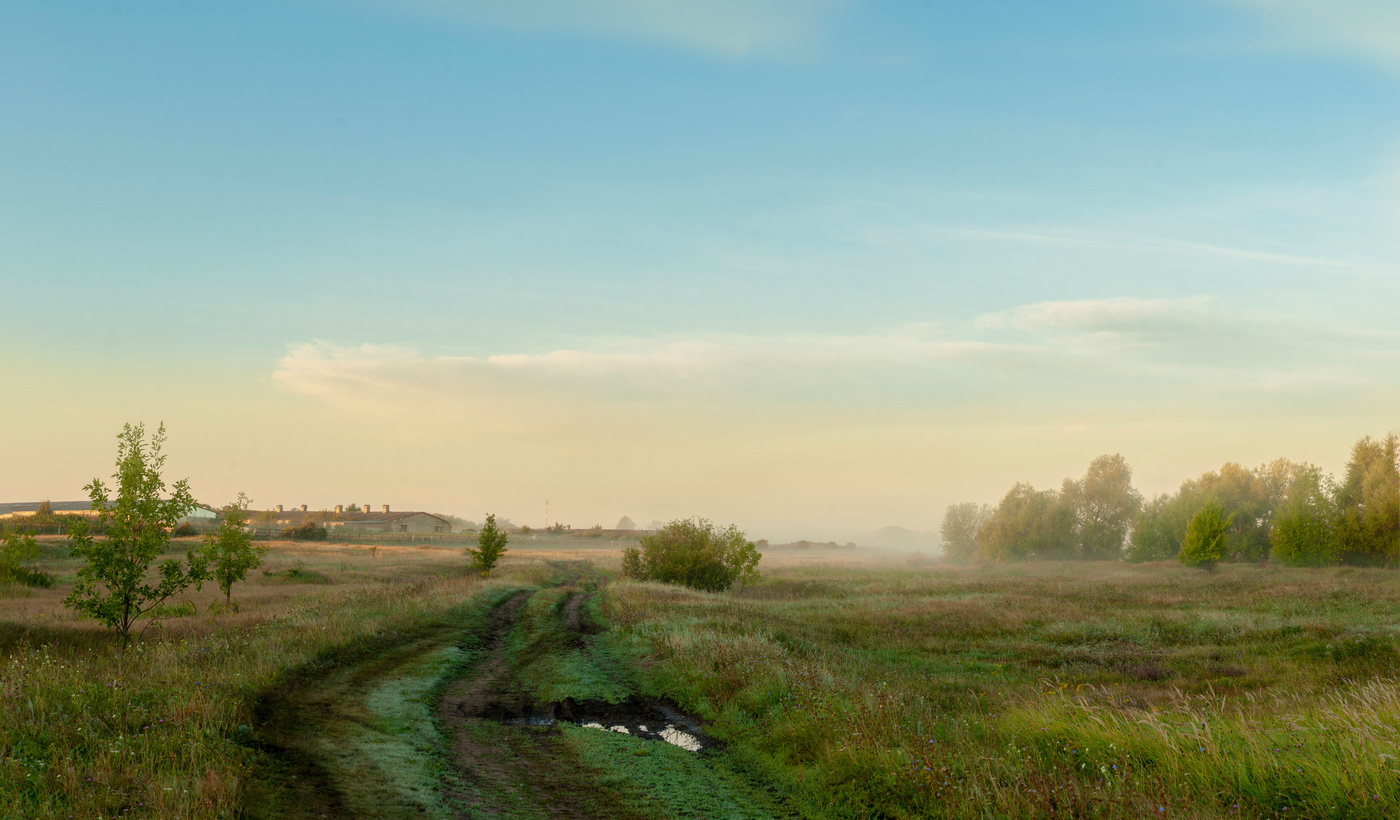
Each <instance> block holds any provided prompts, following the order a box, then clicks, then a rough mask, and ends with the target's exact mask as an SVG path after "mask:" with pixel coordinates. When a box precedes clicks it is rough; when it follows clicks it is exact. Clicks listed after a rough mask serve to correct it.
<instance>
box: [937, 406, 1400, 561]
mask: <svg viewBox="0 0 1400 820" xmlns="http://www.w3.org/2000/svg"><path fill="white" fill-rule="evenodd" d="M1398 460H1400V439H1397V437H1396V436H1395V435H1393V434H1392V435H1388V436H1386V437H1384V438H1380V439H1374V438H1371V437H1370V436H1365V437H1363V438H1361V439H1360V440H1359V441H1357V442H1356V444H1355V446H1353V447H1352V452H1351V460H1350V461H1349V462H1348V463H1347V469H1346V475H1345V477H1344V478H1343V480H1342V481H1340V482H1338V481H1336V480H1334V479H1333V478H1332V477H1331V476H1328V475H1326V474H1324V473H1323V472H1322V470H1321V469H1320V468H1318V467H1317V466H1315V465H1312V464H1300V463H1296V462H1292V461H1289V460H1288V459H1284V458H1281V459H1278V460H1276V461H1272V462H1269V463H1268V464H1264V465H1261V466H1259V467H1257V468H1254V469H1249V468H1247V467H1244V466H1242V465H1240V464H1235V463H1228V464H1225V465H1224V466H1222V467H1221V468H1220V469H1219V470H1218V471H1211V472H1207V473H1204V474H1202V475H1201V476H1199V477H1197V478H1193V479H1188V480H1187V481H1185V482H1183V483H1182V485H1181V487H1180V488H1179V489H1178V490H1177V492H1175V493H1167V494H1163V495H1159V496H1156V497H1155V498H1153V499H1151V500H1150V501H1147V502H1146V503H1144V502H1143V500H1142V497H1141V496H1140V495H1139V494H1138V492H1137V491H1136V490H1135V489H1133V487H1132V470H1131V468H1129V466H1128V464H1127V462H1126V461H1124V459H1123V458H1122V456H1118V455H1112V456H1100V457H1099V458H1096V459H1094V461H1093V463H1091V464H1090V465H1089V470H1088V472H1087V473H1086V474H1085V476H1084V477H1083V478H1082V479H1078V480H1074V479H1066V480H1065V482H1064V485H1063V486H1062V487H1061V489H1060V490H1059V491H1058V492H1056V491H1054V490H1036V489H1035V488H1034V487H1032V486H1031V485H1029V484H1016V485H1015V486H1014V487H1012V488H1011V489H1010V490H1009V491H1008V492H1007V494H1006V495H1005V496H1004V497H1003V498H1002V500H1001V503H999V504H998V505H996V506H995V507H991V506H988V505H985V504H974V503H962V504H954V505H952V506H950V507H949V508H948V511H947V513H946V514H945V515H944V519H943V529H942V534H943V541H944V549H945V552H946V554H947V556H948V558H950V559H952V560H955V561H970V560H982V561H1025V560H1036V559H1038V560H1047V559H1050V560H1053V559H1089V560H1118V559H1124V560H1128V561H1167V560H1172V559H1180V560H1181V562H1182V563H1184V564H1189V565H1192V566H1201V567H1204V568H1213V567H1214V566H1215V565H1216V564H1217V563H1219V562H1242V561H1265V560H1268V559H1270V558H1272V559H1273V560H1276V561H1279V562H1281V563H1284V564H1291V565H1294V566H1328V565H1336V564H1358V565H1372V566H1396V565H1397V564H1400V470H1397V461H1398Z"/></svg>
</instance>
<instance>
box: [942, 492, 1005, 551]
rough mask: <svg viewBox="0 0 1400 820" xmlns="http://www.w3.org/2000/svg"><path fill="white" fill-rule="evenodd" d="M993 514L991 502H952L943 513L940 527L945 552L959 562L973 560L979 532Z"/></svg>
mask: <svg viewBox="0 0 1400 820" xmlns="http://www.w3.org/2000/svg"><path fill="white" fill-rule="evenodd" d="M991 514H992V507H991V505H990V504H978V503H977V502H975V501H964V502H962V503H961V504H950V505H949V506H948V509H947V511H946V512H944V513H943V526H942V527H941V528H940V529H939V533H940V534H941V535H942V536H943V554H944V555H945V556H947V557H948V559H949V560H951V561H957V562H959V563H965V562H967V561H970V560H972V556H973V555H975V554H976V553H977V532H978V530H980V529H982V524H984V523H985V522H986V520H987V519H988V518H989V517H991Z"/></svg>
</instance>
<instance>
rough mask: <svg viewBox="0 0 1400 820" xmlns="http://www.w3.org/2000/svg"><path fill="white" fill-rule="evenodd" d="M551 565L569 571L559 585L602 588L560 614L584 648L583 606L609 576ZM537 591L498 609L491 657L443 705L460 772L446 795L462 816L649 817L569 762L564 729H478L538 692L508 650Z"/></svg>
mask: <svg viewBox="0 0 1400 820" xmlns="http://www.w3.org/2000/svg"><path fill="white" fill-rule="evenodd" d="M552 564H553V566H555V567H556V568H557V569H560V570H562V571H564V572H565V574H566V576H567V577H566V578H565V579H564V580H563V581H561V582H560V583H559V584H557V585H556V587H555V588H557V587H560V586H562V587H568V588H575V587H576V586H577V585H578V584H579V583H580V582H583V581H585V580H586V581H590V582H592V584H593V585H594V586H595V589H594V590H592V591H590V592H582V591H574V592H571V593H570V595H569V597H568V598H567V599H565V602H564V604H563V606H562V607H561V609H560V613H559V614H560V615H561V616H562V620H563V622H564V627H565V629H566V630H567V634H568V637H569V638H570V640H569V643H570V644H571V645H582V643H583V641H584V634H585V632H586V628H587V624H586V623H585V620H586V619H585V617H584V612H583V605H584V603H585V601H586V600H587V599H588V598H590V597H592V596H593V595H596V594H597V591H596V586H601V584H602V583H603V582H604V581H605V580H606V579H605V578H604V577H603V576H601V575H599V574H598V572H597V570H596V569H594V567H593V566H592V564H589V563H587V562H583V561H577V562H552ZM537 594H538V592H522V593H519V594H517V595H515V596H513V597H512V598H510V599H509V600H508V601H506V602H505V603H504V604H502V605H501V606H499V607H497V609H496V611H495V612H494V613H493V614H492V619H491V627H490V633H489V635H488V637H487V638H486V640H485V642H484V644H483V646H482V649H483V650H484V652H485V653H486V655H485V657H483V658H482V659H481V660H479V661H478V662H477V663H476V664H474V666H473V668H472V670H471V672H470V673H469V674H468V675H467V676H464V677H462V678H460V679H458V680H457V681H455V682H453V683H452V684H450V685H449V686H448V687H447V688H446V690H445V691H444V693H443V696H442V699H441V700H440V701H439V703H438V720H439V724H440V726H441V727H442V728H443V730H444V732H445V734H446V735H447V736H448V742H449V745H450V754H451V758H452V763H453V769H454V771H455V772H456V776H455V777H449V778H445V779H444V785H443V789H444V792H445V793H446V794H447V795H448V797H449V798H450V801H451V802H452V803H454V804H456V805H457V806H458V807H459V811H458V812H457V815H456V816H457V817H458V818H462V820H476V819H477V818H497V817H502V818H504V817H518V816H522V815H523V816H531V815H535V816H539V815H543V816H545V817H551V818H555V817H557V818H568V820H594V819H595V818H596V819H597V820H607V818H618V819H619V820H631V818H636V820H642V819H643V818H644V817H646V815H642V814H638V813H637V812H636V811H635V810H633V809H632V808H631V807H630V806H629V805H627V802H628V801H625V800H623V799H619V796H618V795H615V794H613V793H611V792H610V790H606V789H600V788H598V785H597V774H598V773H597V772H593V771H590V770H586V769H581V768H580V767H578V766H569V765H568V764H567V762H568V761H569V760H570V759H571V758H572V757H573V755H572V754H571V753H570V752H569V750H568V749H566V748H564V743H563V738H562V737H561V735H560V732H559V731H558V729H557V728H553V729H551V728H549V727H532V728H526V727H523V726H522V727H520V729H519V730H515V731H509V732H508V733H505V734H504V736H503V737H502V736H497V737H494V738H489V739H488V738H482V737H480V736H479V734H478V733H476V732H473V731H472V729H473V728H474V727H479V725H480V723H481V722H483V721H484V722H486V723H488V724H491V725H498V724H497V721H498V720H499V719H500V718H502V717H507V716H513V715H521V714H524V713H527V712H528V711H529V710H530V706H529V704H531V702H532V698H531V694H530V693H529V692H525V691H521V689H520V688H519V687H518V686H517V685H515V681H513V680H512V678H511V676H510V674H509V673H510V671H511V670H510V669H509V659H508V657H507V654H508V653H507V648H508V641H509V637H510V635H511V633H512V631H513V630H514V629H515V627H516V623H517V621H518V618H519V613H520V610H521V608H522V607H523V606H524V605H525V604H526V603H527V602H528V601H529V599H530V598H532V597H533V596H534V595H537ZM493 741H494V742H493ZM464 787H465V788H464ZM487 790H491V791H496V792H498V793H503V796H504V797H505V798H506V802H505V803H504V804H502V803H501V802H500V801H499V800H498V801H491V800H488V799H486V798H485V797H484V796H483V792H485V791H487Z"/></svg>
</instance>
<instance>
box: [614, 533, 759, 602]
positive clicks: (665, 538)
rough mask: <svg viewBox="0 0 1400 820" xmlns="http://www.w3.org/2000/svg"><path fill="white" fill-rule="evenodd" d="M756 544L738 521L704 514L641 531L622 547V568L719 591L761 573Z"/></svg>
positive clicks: (667, 581)
mask: <svg viewBox="0 0 1400 820" xmlns="http://www.w3.org/2000/svg"><path fill="white" fill-rule="evenodd" d="M762 557H763V556H762V555H761V554H759V552H758V547H757V546H756V545H755V544H754V543H753V542H752V541H750V540H748V538H747V537H746V536H745V535H744V533H743V531H741V530H740V529H739V528H738V527H736V526H734V525H733V524H730V525H729V526H728V527H727V528H725V529H723V530H721V529H720V528H719V527H717V526H716V525H714V524H713V523H711V522H709V521H706V520H705V519H703V518H687V519H677V520H675V521H672V522H670V523H668V524H666V525H664V526H662V527H661V528H660V529H658V530H657V531H656V532H653V533H650V534H648V535H644V536H642V537H641V538H640V539H638V541H637V546H632V547H627V548H626V549H624V550H623V551H622V571H623V573H624V574H626V575H627V577H629V578H636V579H638V580H642V581H660V582H661V583H664V584H683V585H685V586H688V587H691V588H693V589H702V590H706V591H708V592H720V591H723V590H726V589H729V587H730V586H732V585H733V584H734V583H735V582H736V581H737V582H739V583H740V584H747V583H752V582H753V581H754V580H756V579H757V578H758V562H759V559H760V558H762Z"/></svg>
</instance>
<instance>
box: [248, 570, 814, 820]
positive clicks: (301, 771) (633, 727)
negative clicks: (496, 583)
mask: <svg viewBox="0 0 1400 820" xmlns="http://www.w3.org/2000/svg"><path fill="white" fill-rule="evenodd" d="M552 566H553V567H554V569H555V570H556V571H557V572H558V574H557V575H556V578H555V583H553V584H552V585H551V586H547V587H544V588H535V589H526V590H518V591H515V592H513V593H512V592H509V591H507V590H502V591H501V593H500V594H499V595H498V596H497V597H496V599H495V600H496V601H497V602H496V603H495V604H494V605H490V604H487V603H486V602H484V601H483V605H485V606H490V607H491V608H490V610H489V612H487V611H486V610H484V609H481V608H478V609H476V610H474V613H469V614H467V615H461V614H459V615H455V616H451V617H445V618H444V619H443V620H441V621H437V622H433V623H428V624H423V625H421V626H420V627H419V628H417V629H415V630H413V631H411V632H401V633H398V634H396V635H390V636H384V637H383V638H382V639H381V640H380V641H378V642H377V643H376V644H374V645H372V646H367V647H364V648H361V649H359V650H358V651H357V652H353V653H351V654H348V655H343V656H341V657H339V658H337V659H335V660H334V661H328V662H326V663H325V665H323V666H312V667H309V668H308V669H305V670H302V672H301V673H300V674H298V675H296V676H294V677H293V678H291V679H290V680H288V681H287V682H286V683H285V684H284V685H282V686H279V687H278V688H277V689H276V690H273V691H270V692H267V693H265V694H264V695H263V697H262V698H261V699H260V700H259V702H258V704H257V708H256V725H257V729H256V731H255V733H254V740H253V742H252V743H251V744H249V745H252V746H254V747H255V748H257V749H258V750H259V751H261V752H263V758H264V761H263V766H262V772H261V778H260V779H258V780H255V782H254V783H253V786H252V788H250V790H249V793H248V796H249V800H248V802H247V804H246V805H245V808H244V812H243V815H242V816H243V817H245V818H249V820H254V819H257V818H262V819H265V820H273V819H274V818H280V819H282V820H301V819H302V818H327V817H330V818H338V817H346V818H362V817H373V818H403V817H437V818H441V820H448V818H455V819H457V820H528V819H530V818H567V819H568V820H593V818H599V819H601V818H616V820H644V818H654V817H711V816H724V817H734V818H741V817H742V818H769V817H777V816H783V817H786V816H789V815H790V814H791V812H789V811H786V810H783V809H781V808H780V806H781V803H782V801H781V799H780V798H779V797H778V796H777V795H776V794H775V793H773V792H772V791H771V789H770V788H769V787H768V786H766V785H765V784H763V783H760V782H758V781H756V780H753V779H751V778H750V777H749V776H745V775H742V774H741V773H739V772H738V771H737V770H734V769H733V768H732V767H730V766H728V765H727V764H726V763H725V762H724V760H725V759H726V758H725V756H724V754H723V753H722V752H721V751H719V747H718V746H717V745H714V744H713V741H711V740H710V739H709V738H708V737H706V736H705V734H704V731H703V727H701V726H700V725H699V723H698V722H696V721H694V720H693V719H692V718H689V717H688V716H686V715H684V714H682V713H680V711H679V710H678V709H677V708H676V707H675V705H674V704H671V703H669V702H664V701H658V700H654V699H648V698H641V697H639V696H637V695H636V694H635V693H633V694H630V695H629V694H628V693H629V692H632V691H633V690H631V689H630V688H629V687H628V686H627V685H626V683H627V680H628V675H627V674H626V672H625V667H620V666H619V663H620V662H621V659H620V658H617V657H610V656H608V655H607V654H606V653H604V654H603V655H595V651H603V650H600V649H598V646H600V645H601V644H596V643H595V642H597V641H601V640H603V637H602V635H601V633H602V632H603V631H604V630H602V629H601V627H600V625H597V624H593V623H590V618H589V615H588V612H589V601H590V600H592V599H593V598H594V597H595V596H597V595H598V594H599V590H600V588H601V587H602V585H603V584H604V583H605V582H606V580H607V579H606V577H605V576H603V575H601V574H600V573H599V572H598V571H597V569H596V568H594V567H593V566H592V565H591V564H589V563H588V562H584V561H580V562H553V563H552ZM541 595H544V596H546V597H541V598H536V596H541ZM527 612H528V613H529V614H528V617H526V616H524V615H523V614H522V613H527ZM448 658H456V659H457V660H455V661H452V662H447V661H445V660H444V659H448ZM467 658H470V659H471V663H470V666H468V667H465V671H458V672H455V673H452V672H451V671H450V670H452V669H454V668H455V669H462V668H463V667H461V666H460V664H461V663H462V662H463V661H464V660H465V659H467ZM568 663H581V664H584V665H585V666H588V667H589V668H590V669H591V670H592V673H591V674H594V675H595V677H594V678H593V680H594V681H595V687H596V686H597V685H601V686H602V687H603V689H601V690H599V689H596V688H595V689H593V690H588V691H594V692H611V693H612V694H610V695H608V698H609V700H596V699H595V700H589V699H584V700H582V701H575V700H574V698H573V697H566V698H564V699H563V700H562V701H559V702H553V703H548V702H544V703H537V702H536V700H535V698H536V696H537V694H539V693H540V692H544V691H553V692H555V693H556V694H555V695H554V697H558V696H559V694H558V693H559V692H561V691H563V692H569V691H572V692H574V693H575V694H578V693H580V692H582V691H585V690H586V688H585V690H579V689H578V688H577V687H576V686H575V684H567V685H565V689H564V690H559V689H558V688H557V686H558V685H561V684H560V683H559V682H560V681H561V680H563V677H560V676H561V675H562V674H563V672H562V671H561V670H563V668H564V667H563V666H561V664H568ZM541 670H544V671H543V672H542V671H541ZM447 675H453V676H454V677H453V679H451V680H447V679H446V677H445V676H447ZM565 677H567V676H565ZM551 680H552V681H554V683H548V682H549V681H551ZM433 681H435V682H433ZM444 681H446V682H445V683H444ZM600 681H601V682H602V683H598V682H600ZM541 685H543V686H545V689H541V690H539V692H537V691H536V687H538V686H541ZM415 687H416V688H415ZM550 687H555V688H550ZM434 693H440V694H436V695H434ZM580 697H582V695H581V694H580ZM617 698H622V700H620V701H618V700H616V699H617ZM385 703H389V704H390V705H391V706H393V707H394V708H397V709H398V712H396V713H395V714H396V715H399V716H402V715H404V714H408V713H409V712H410V711H413V710H417V712H421V713H422V715H421V716H415V717H412V721H416V725H417V726H418V729H417V730H415V731H417V732H418V734H416V735H414V736H413V738H412V739H410V741H405V740H404V738H403V737H401V736H400V737H395V736H394V732H395V731H402V730H401V728H395V727H394V726H392V725H387V724H386V717H385V715H386V712H385ZM404 704H408V705H410V706H411V707H412V708H411V709H409V708H406V707H404ZM417 712H414V715H417ZM395 720H397V718H392V719H390V720H389V723H390V724H392V723H394V721H395ZM570 723H572V724H574V725H575V726H578V725H583V726H590V725H591V726H595V727H596V728H597V729H603V728H610V727H611V728H614V729H615V730H618V731H622V732H623V733H622V734H614V733H612V732H605V731H595V730H594V729H584V730H582V733H580V730H579V729H578V728H574V727H571V726H569V724H570ZM663 726H664V727H666V728H665V729H663V728H662V727H663ZM425 727H426V729H425ZM673 727H676V728H679V727H684V730H685V732H687V733H689V737H690V738H691V739H692V740H694V739H695V738H700V739H701V740H702V741H703V742H699V745H698V746H697V747H696V748H697V749H702V751H699V753H698V754H697V752H696V751H695V750H692V751H685V750H684V749H688V748H691V747H689V746H686V745H685V744H684V743H676V741H675V738H674V737H668V736H667V735H665V734H664V733H665V732H667V731H674V729H673ZM425 735H428V736H431V737H430V738H429V739H428V741H427V742H424V740H423V739H424V737H425ZM644 738H645V740H644ZM662 738H666V739H667V740H668V741H669V742H671V743H676V745H677V746H681V747H682V748H674V747H671V746H668V745H667V743H663V742H661V739H662ZM697 742H698V741H697ZM395 743H397V745H394V744H395ZM390 747H392V748H391V754H386V753H385V752H384V749H386V748H390ZM393 755H398V756H399V757H398V762H395V761H394V760H393V759H390V758H392V756H393ZM716 755H718V756H716ZM386 760H387V761H388V762H387V763H386ZM444 764H445V766H444ZM637 766H641V767H642V768H640V769H638V768H636V767H637ZM648 767H650V768H648ZM444 768H446V771H445V772H444V771H443V769H444ZM405 773H407V774H405ZM424 773H429V774H426V775H425V774H424ZM415 778H416V779H415ZM707 790H708V791H707ZM710 792H715V793H722V795H723V800H722V801H721V802H723V804H724V805H723V806H720V805H719V804H718V803H716V802H715V799H712V798H713V795H712V794H710ZM677 794H681V795H682V797H681V798H679V801H678V798H677V797H676V795H677ZM707 795H710V796H709V797H707ZM691 799H694V800H695V801H697V802H696V804H695V805H694V806H691V805H688V804H686V801H688V800H691ZM750 799H752V800H756V801H757V803H760V804H762V805H763V806H766V807H767V809H764V808H759V807H758V806H757V805H751V804H750V802H748V801H750ZM707 800H708V801H709V802H708V803H707V802H706V801H707ZM710 804H713V805H714V806H715V808H716V809H720V810H716V811H707V810H705V809H704V806H705V805H710Z"/></svg>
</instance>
